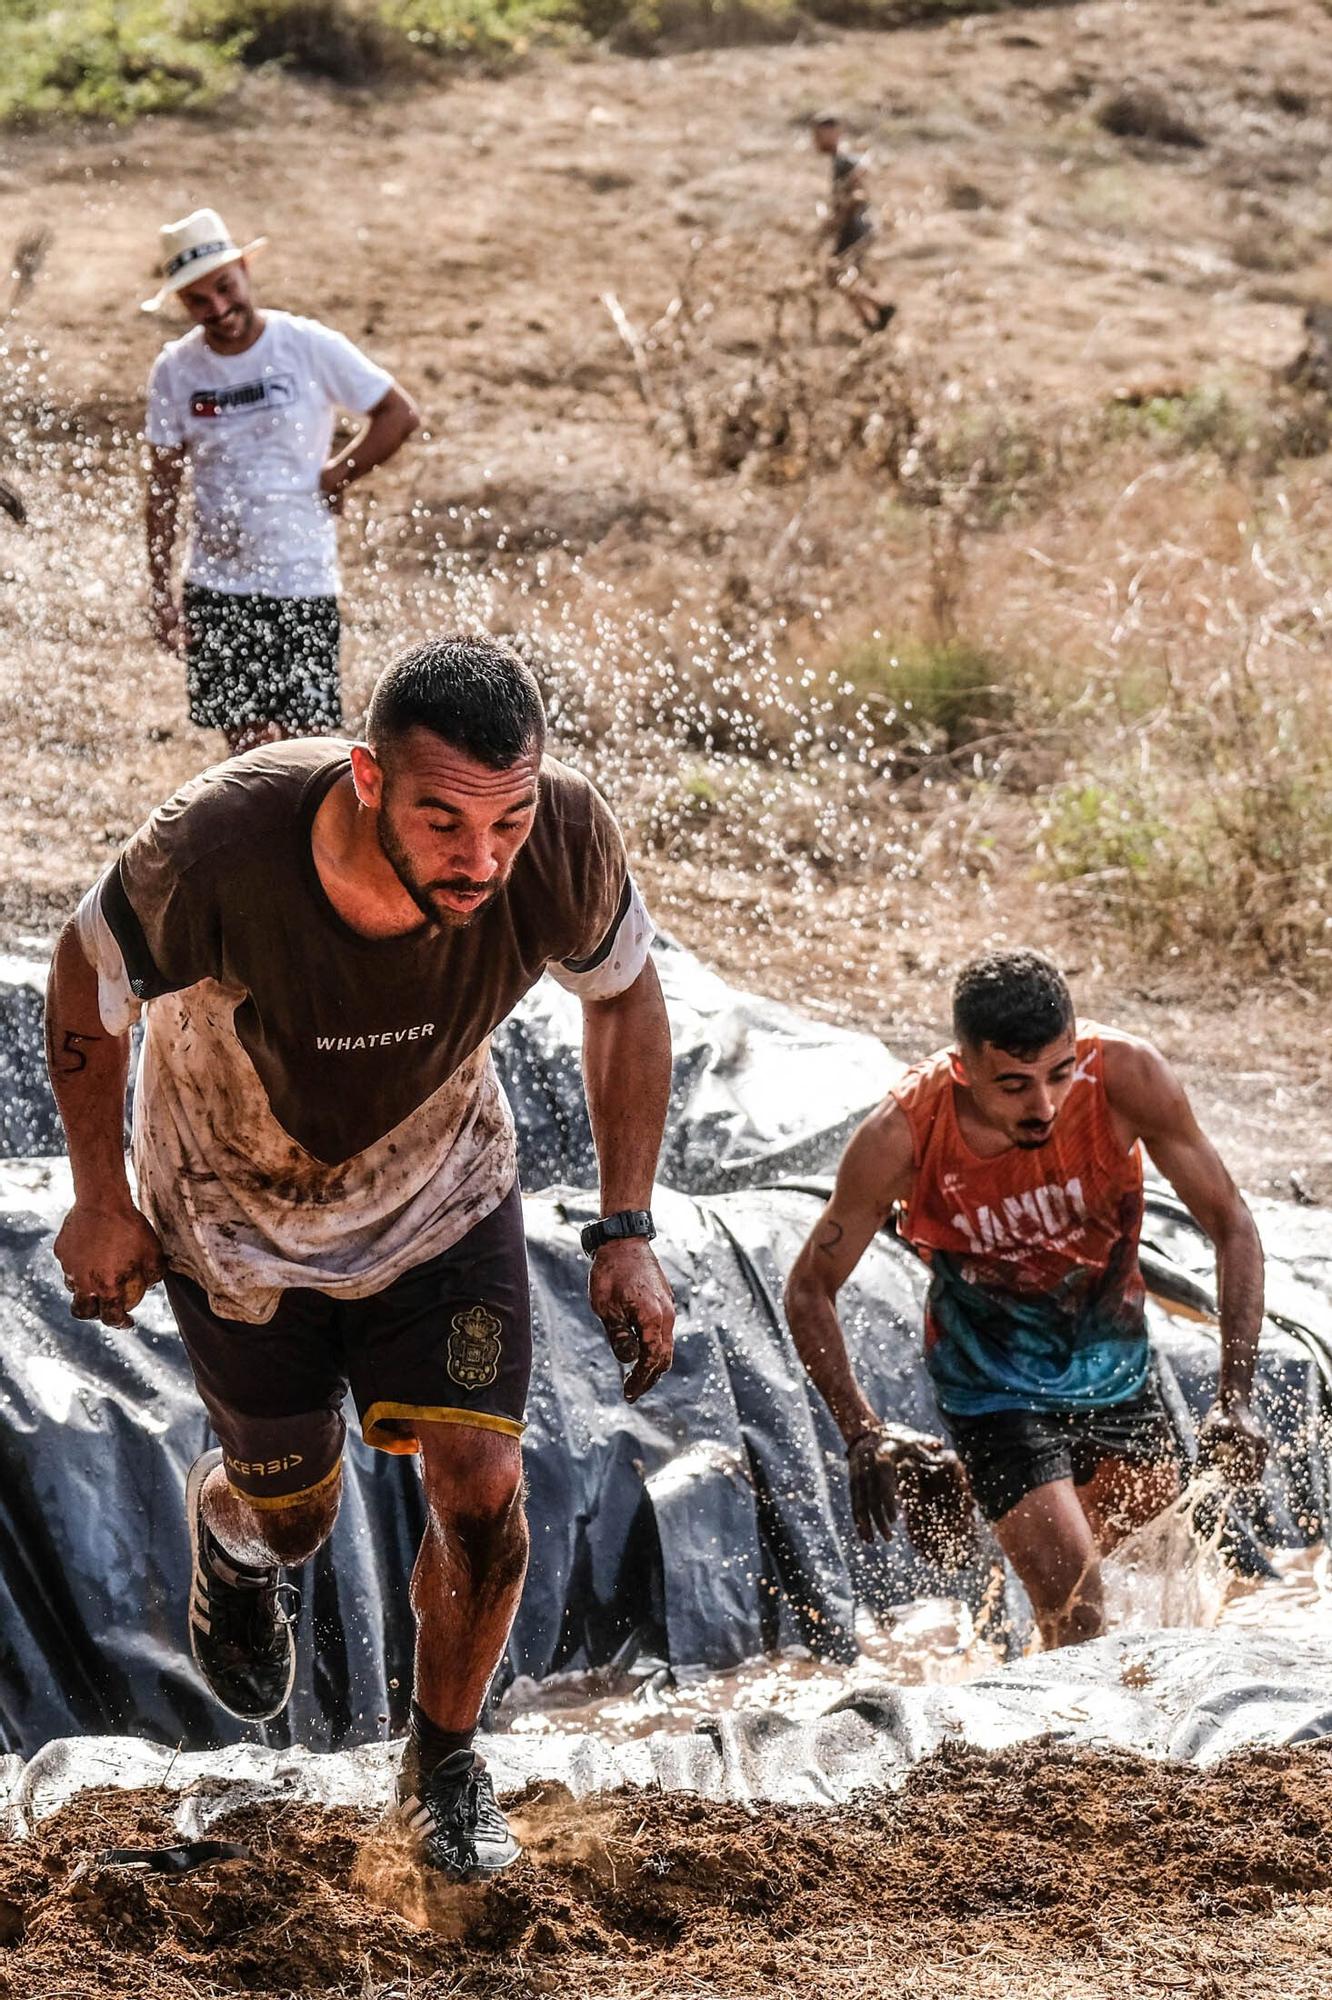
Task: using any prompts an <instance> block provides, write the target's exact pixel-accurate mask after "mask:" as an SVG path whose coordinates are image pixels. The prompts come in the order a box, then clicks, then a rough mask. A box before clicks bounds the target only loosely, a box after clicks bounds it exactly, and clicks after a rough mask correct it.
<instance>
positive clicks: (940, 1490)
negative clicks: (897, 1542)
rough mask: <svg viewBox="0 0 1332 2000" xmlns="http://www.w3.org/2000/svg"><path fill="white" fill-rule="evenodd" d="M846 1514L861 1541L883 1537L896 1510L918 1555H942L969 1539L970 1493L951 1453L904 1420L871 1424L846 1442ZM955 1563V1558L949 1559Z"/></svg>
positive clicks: (943, 1445) (938, 1440)
mask: <svg viewBox="0 0 1332 2000" xmlns="http://www.w3.org/2000/svg"><path fill="white" fill-rule="evenodd" d="M846 1458H847V1474H848V1477H849V1480H850V1484H851V1513H852V1517H853V1518H854V1520H855V1524H856V1532H857V1533H858V1534H859V1536H860V1539H861V1540H862V1541H863V1542H872V1541H873V1540H874V1537H875V1534H876V1532H877V1533H878V1534H880V1535H882V1536H883V1538H884V1540H885V1541H887V1540H888V1539H889V1538H890V1537H891V1535H892V1532H893V1526H894V1524H895V1522H896V1520H897V1517H898V1512H899V1510H900V1511H901V1512H902V1514H903V1515H904V1517H905V1520H906V1526H907V1531H908V1533H909V1534H910V1536H911V1539H912V1541H913V1542H915V1543H916V1544H917V1546H918V1547H919V1548H920V1550H921V1553H922V1554H923V1555H929V1556H935V1557H936V1558H937V1559H939V1560H943V1559H944V1545H945V1544H947V1548H948V1552H949V1554H950V1555H951V1554H952V1551H953V1550H954V1549H955V1547H956V1546H957V1545H958V1543H959V1542H962V1543H964V1544H969V1542H970V1539H971V1534H972V1532H973V1528H972V1508H971V1495H970V1493H969V1491H968V1489H967V1482H966V1475H965V1473H964V1472H963V1470H962V1465H961V1461H960V1460H959V1458H958V1456H957V1454H956V1452H953V1451H950V1450H949V1448H948V1446H947V1445H946V1444H944V1443H942V1442H941V1441H940V1439H938V1438H932V1437H929V1436H927V1435H926V1433H925V1432H923V1431H915V1430H911V1429H909V1428H908V1427H907V1426H906V1425H905V1424H888V1423H881V1424H876V1425H875V1426H874V1427H873V1429H871V1430H867V1431H862V1432H861V1434H860V1436H859V1437H857V1438H853V1439H852V1441H851V1443H850V1444H849V1445H848V1446H847V1453H846ZM950 1566H955V1563H952V1564H950Z"/></svg>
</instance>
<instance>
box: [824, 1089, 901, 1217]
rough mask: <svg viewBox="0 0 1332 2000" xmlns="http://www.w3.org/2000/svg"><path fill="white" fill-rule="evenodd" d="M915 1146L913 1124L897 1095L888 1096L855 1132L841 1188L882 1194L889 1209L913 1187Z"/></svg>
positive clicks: (845, 1161)
mask: <svg viewBox="0 0 1332 2000" xmlns="http://www.w3.org/2000/svg"><path fill="white" fill-rule="evenodd" d="M914 1167H915V1148H914V1144H913V1141H912V1136H911V1124H910V1120H909V1119H908V1118H907V1115H906V1113H905V1111H904V1110H903V1109H902V1106H901V1105H900V1104H899V1103H898V1101H897V1099H896V1098H895V1097H893V1096H891V1095H890V1096H888V1097H885V1098H884V1099H883V1100H882V1102H881V1103H879V1104H876V1105H875V1107H874V1109H873V1111H871V1112H870V1113H869V1115H868V1116H867V1117H865V1118H863V1119H862V1120H861V1122H860V1124H859V1125H858V1126H857V1127H856V1130H855V1131H854V1132H853V1133H852V1135H851V1141H850V1144H849V1145H848V1146H847V1149H846V1152H845V1154H844V1155H843V1157H842V1166H841V1171H840V1172H839V1174H838V1177H837V1179H838V1187H839V1189H841V1190H843V1191H845V1192H848V1193H858V1194H869V1193H870V1192H871V1191H872V1192H873V1194H874V1195H875V1196H877V1197H879V1198H880V1199H881V1200H882V1202H883V1205H884V1207H885V1209H887V1208H891V1206H892V1204H893V1203H894V1202H895V1201H901V1200H904V1199H905V1198H906V1196H907V1195H908V1194H909V1193H910V1191H911V1178H912V1173H913V1171H914Z"/></svg>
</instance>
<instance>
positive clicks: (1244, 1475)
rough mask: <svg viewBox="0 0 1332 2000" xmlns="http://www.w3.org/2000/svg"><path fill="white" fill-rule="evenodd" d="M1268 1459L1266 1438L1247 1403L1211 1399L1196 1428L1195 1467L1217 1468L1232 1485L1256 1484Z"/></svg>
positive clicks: (1209, 1470)
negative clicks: (1196, 1465)
mask: <svg viewBox="0 0 1332 2000" xmlns="http://www.w3.org/2000/svg"><path fill="white" fill-rule="evenodd" d="M1266 1463H1267V1439H1266V1438H1265V1437H1264V1436H1263V1433H1262V1430H1261V1429H1260V1428H1259V1425H1258V1422H1257V1419H1256V1418H1255V1417H1254V1414H1253V1411H1252V1410H1251V1409H1250V1408H1249V1406H1248V1404H1247V1403H1238V1402H1230V1403H1219V1402H1218V1403H1213V1405H1212V1407H1211V1409H1210V1410H1209V1411H1208V1412H1207V1415H1206V1416H1205V1417H1204V1418H1203V1420H1202V1423H1201V1425H1200V1426H1199V1430H1198V1468H1199V1470H1200V1471H1203V1472H1219V1473H1220V1474H1221V1477H1222V1478H1223V1479H1224V1480H1225V1481H1226V1482H1227V1484H1228V1485H1231V1486H1257V1485H1258V1484H1259V1482H1260V1481H1261V1479H1262V1476H1263V1467H1264V1466H1265V1465H1266Z"/></svg>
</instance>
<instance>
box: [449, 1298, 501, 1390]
mask: <svg viewBox="0 0 1332 2000" xmlns="http://www.w3.org/2000/svg"><path fill="white" fill-rule="evenodd" d="M503 1331H504V1328H503V1326H502V1325H501V1323H500V1321H499V1320H497V1319H496V1317H495V1315H494V1313H491V1312H487V1311H486V1309H485V1307H484V1306H473V1307H472V1308H471V1310H470V1311H468V1312H463V1313H455V1314H454V1315H453V1331H452V1333H451V1334H450V1335H449V1374H450V1376H451V1377H452V1379H453V1380H454V1381H455V1382H457V1383H459V1384H460V1385H461V1386H462V1387H463V1388H464V1389H488V1388H489V1387H490V1385H491V1383H492V1382H493V1381H494V1379H495V1377H496V1376H497V1375H498V1374H499V1358H500V1335H501V1334H502V1333H503Z"/></svg>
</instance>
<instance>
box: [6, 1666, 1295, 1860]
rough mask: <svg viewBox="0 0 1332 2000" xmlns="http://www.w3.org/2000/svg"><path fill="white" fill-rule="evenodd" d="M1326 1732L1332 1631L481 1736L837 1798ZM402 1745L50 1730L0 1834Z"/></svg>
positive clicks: (514, 1750)
mask: <svg viewBox="0 0 1332 2000" xmlns="http://www.w3.org/2000/svg"><path fill="white" fill-rule="evenodd" d="M1327 1735H1332V1643H1329V1644H1327V1645H1319V1644H1317V1643H1315V1642H1312V1641H1305V1642H1303V1643H1295V1642H1292V1641H1290V1640H1285V1641H1282V1640H1279V1639H1265V1638H1257V1637H1253V1636H1250V1635H1244V1636H1242V1637H1241V1636H1239V1635H1237V1634H1234V1633H1224V1632H1157V1633H1150V1634H1139V1635H1128V1634H1121V1635H1118V1636H1115V1635H1112V1636H1110V1637H1108V1638H1105V1639H1099V1640H1096V1641H1095V1642H1094V1643H1093V1644H1091V1645H1088V1646H1080V1647H1077V1648H1073V1649H1069V1650H1066V1651H1064V1652H1061V1653H1050V1654H1043V1655H1040V1656H1038V1657H1037V1658H1035V1659H1032V1660H1024V1661H1022V1662H1020V1663H1018V1664H1015V1665H1012V1666H1008V1667H1004V1668H1000V1669H996V1670H994V1671H992V1672H989V1673H985V1674H982V1675H980V1676H979V1677H978V1678H977V1679H975V1680H972V1681H968V1682H966V1683H965V1684H964V1685H962V1686H960V1687H896V1686H884V1687H860V1688H857V1690H856V1691H855V1692H854V1694H850V1695H848V1696H846V1697H845V1698H844V1699H842V1700H840V1701H837V1702H835V1703H834V1704H833V1705H832V1706H831V1707H830V1708H829V1709H828V1710H827V1711H826V1712H825V1713H824V1714H822V1715H820V1716H818V1717H816V1718H814V1719H813V1720H800V1721H798V1720H795V1719H793V1718H791V1717H789V1716H784V1715H780V1714H775V1713H772V1712H769V1711H762V1710H754V1709H750V1710H748V1711H745V1710H736V1711H733V1712H731V1713H729V1714H724V1715H719V1716H716V1717H706V1718H704V1719H703V1720H702V1721H701V1722H700V1723H699V1725H698V1726H697V1727H696V1728H695V1729H694V1730H692V1731H690V1732H680V1731H668V1730H657V1731H654V1732H653V1734H651V1735H649V1736H645V1737H639V1738H637V1739H635V1740H634V1741H631V1742H612V1741H609V1740H608V1739H607V1738H606V1737H604V1736H595V1735H580V1734H574V1733H569V1734H560V1735H543V1736H514V1735H503V1734H496V1735H489V1736H485V1737H483V1738H482V1739H481V1743H480V1747H481V1748H482V1750H483V1751H484V1754H485V1758H486V1762H487V1764H488V1765H489V1767H490V1770H491V1772H492V1774H493V1776H494V1779H495V1783H496V1787H497V1789H498V1790H499V1791H500V1792H501V1793H504V1792H506V1791H510V1790H518V1789H519V1788H521V1787H522V1786H523V1785H524V1784H526V1783H527V1782H528V1781H529V1780H530V1779H533V1778H537V1779H543V1780H547V1781H549V1780H556V1781H558V1782H560V1783H563V1784H565V1785H567V1786H568V1788H569V1790H570V1791H571V1792H573V1793H574V1794H575V1796H581V1795H582V1794H584V1793H586V1792H592V1791H606V1790H614V1789H617V1788H618V1787H621V1786H625V1785H638V1786H647V1785H651V1786H659V1787H661V1788H663V1789H666V1790H672V1791H689V1792H696V1793H700V1794H702V1795H703V1796H704V1797H705V1798H709V1799H727V1800H733V1801H738V1802H741V1803H745V1802H749V1801H751V1800H765V1799H766V1800H773V1801H776V1802H779V1803H783V1804H789V1805H803V1804H819V1805H827V1804H835V1803H838V1802H840V1801H842V1800H844V1799H847V1798H849V1797H850V1796H851V1795H852V1793H854V1792H855V1791H857V1790H860V1789H862V1788H864V1787H866V1786H883V1785H893V1784H896V1783H900V1782H901V1780H902V1779H903V1778H904V1777H905V1776H906V1775H907V1773H908V1772H909V1770H910V1769H911V1767H912V1765H913V1764H916V1763H918V1762H919V1761H920V1760H921V1759H922V1758H924V1757H928V1756H930V1755H931V1754H932V1753H933V1752H934V1751H936V1750H937V1749H939V1748H940V1747H941V1746H942V1745H944V1744H956V1743H960V1742H961V1743H968V1744H972V1745H975V1746H976V1747H978V1748H980V1749H985V1750H1002V1749H1006V1748H1008V1747H1009V1746H1010V1745H1013V1744H1016V1743H1023V1742H1028V1741H1030V1740H1031V1739H1032V1738H1033V1737H1037V1736H1040V1737H1045V1738H1048V1739H1051V1740H1054V1741H1057V1742H1060V1743H1066V1744H1082V1745H1086V1746H1088V1747H1096V1748H1101V1749H1104V1748H1111V1747H1114V1748H1119V1749H1124V1750H1132V1751H1135V1752H1137V1753H1138V1754H1139V1755H1141V1756H1147V1757H1171V1758H1178V1759H1181V1760H1183V1761H1185V1762H1187V1763H1191V1764H1197V1765H1209V1764H1214V1763H1216V1762H1217V1761H1218V1760H1219V1759H1220V1758H1222V1757H1227V1756H1229V1755H1231V1753H1232V1752H1234V1751H1237V1750H1242V1749H1245V1748H1248V1747H1251V1746H1254V1745H1264V1746H1273V1745H1279V1744H1295V1743H1308V1742H1312V1741H1314V1740H1315V1739H1316V1738H1318V1737H1322V1736H1327ZM400 1756H401V1745H400V1744H397V1743H389V1742H379V1743H371V1744H365V1745H363V1746H361V1747H360V1748H359V1749H355V1750H349V1751H336V1752H333V1753H330V1754H325V1755H320V1754H318V1753H314V1752H311V1751H308V1750H305V1749H290V1750H271V1749H261V1748H258V1747H256V1746H254V1745H250V1744H244V1745H237V1746H234V1747H233V1748H231V1749H229V1750H221V1751H203V1752H194V1753H190V1752H184V1753H178V1752H176V1751H175V1750H172V1749H168V1748H166V1747H165V1746H162V1745H159V1744H154V1743H146V1742H144V1741H142V1740H141V1739H139V1738H135V1737H129V1736H111V1737H80V1738H75V1739H65V1740H63V1741H57V1742H54V1743H48V1744H47V1745H45V1747H44V1748H43V1749H41V1750H39V1751H38V1752H37V1753H36V1755H35V1756H34V1757H32V1758H31V1759H30V1760H28V1761H27V1762H26V1763H25V1762H24V1760H23V1759H22V1758H20V1757H8V1758H0V1837H3V1836H5V1835H9V1836H11V1837H19V1836H22V1835H23V1834H26V1833H28V1832H29V1831H30V1830H31V1829H32V1827H33V1826H34V1825H35V1824H36V1823H37V1822H38V1821H39V1820H41V1819H43V1818H45V1817H46V1816H47V1815H48V1814H49V1813H52V1812H55V1811H57V1810H58V1809H59V1808H60V1807H61V1806H62V1805H64V1804H65V1803H66V1802H67V1801H68V1800H69V1799H70V1798H72V1797H74V1796H75V1795H76V1794H77V1793H78V1792H81V1791H84V1790H87V1789H88V1788H89V1787H91V1786H95V1785H115V1786H121V1787H136V1786H152V1787H153V1788H154V1789H157V1788H159V1787H160V1789H161V1791H162V1792H163V1793H166V1794H168V1795H169V1794H172V1793H174V1794H176V1795H177V1797H178V1803H177V1806H176V1811H175V1820H176V1825H177V1827H178V1828H179V1831H180V1832H181V1834H182V1835H183V1836H184V1837H185V1838H186V1839H196V1838H198V1837H200V1836H201V1835H204V1834H206V1833H207V1832H208V1831H209V1829H210V1828H211V1827H212V1826H213V1825H214V1824H215V1823H216V1821H217V1820H218V1819H219V1817H220V1816H221V1815H222V1814H223V1813H228V1812H233V1811H236V1810H237V1809H239V1808H241V1807H245V1806H251V1805H256V1804H270V1803H271V1804H275V1805H276V1804H280V1805H290V1804H293V1803H297V1802H307V1803H310V1804H319V1805H346V1806H359V1807H362V1808H364V1809H365V1810H368V1811H372V1812H373V1811H380V1810H383V1809H385V1808H387V1807H388V1805H389V1804H390V1803H391V1800H392V1797H393V1781H394V1777H395V1775H396V1771H397V1764H398V1759H399V1757H400Z"/></svg>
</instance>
